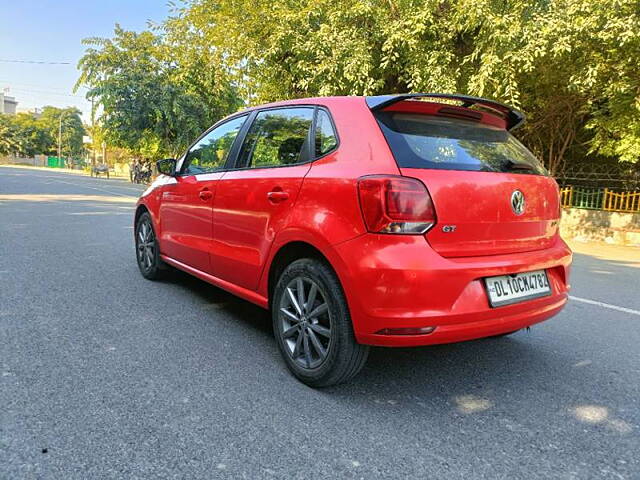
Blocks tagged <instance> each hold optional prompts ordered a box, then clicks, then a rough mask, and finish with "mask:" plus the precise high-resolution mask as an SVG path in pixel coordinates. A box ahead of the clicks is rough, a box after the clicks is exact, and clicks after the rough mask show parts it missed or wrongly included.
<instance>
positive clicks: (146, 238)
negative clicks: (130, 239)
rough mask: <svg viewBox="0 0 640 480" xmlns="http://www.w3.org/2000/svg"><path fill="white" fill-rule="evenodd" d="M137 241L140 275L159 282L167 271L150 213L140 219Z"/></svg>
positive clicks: (137, 225) (144, 214)
mask: <svg viewBox="0 0 640 480" xmlns="http://www.w3.org/2000/svg"><path fill="white" fill-rule="evenodd" d="M135 239H136V259H137V261H138V268H139V269H140V273H142V276H143V277H144V278H146V279H147V280H158V279H159V278H160V277H161V276H162V274H163V271H164V270H165V263H164V262H163V261H162V260H160V248H159V246H158V240H157V238H156V234H155V231H154V230H153V223H152V222H151V215H149V213H148V212H145V213H143V214H142V215H140V218H138V222H137V223H136V231H135Z"/></svg>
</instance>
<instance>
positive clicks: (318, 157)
mask: <svg viewBox="0 0 640 480" xmlns="http://www.w3.org/2000/svg"><path fill="white" fill-rule="evenodd" d="M321 110H322V111H323V112H325V113H326V114H327V116H328V117H329V123H331V129H332V130H333V133H334V134H335V136H336V144H335V146H334V147H333V148H332V149H331V150H329V151H328V152H325V153H323V154H322V155H318V156H317V157H316V128H317V126H318V113H320V111H321ZM311 130H312V132H311V138H313V147H312V153H313V155H311V156H312V158H313V160H312V161H314V162H315V161H316V160H319V159H321V158H324V157H326V156H327V155H330V154H332V153H333V152H335V151H336V150H337V149H338V148H339V147H340V136H339V135H338V129H337V128H336V124H335V122H334V121H333V116H332V115H331V112H330V111H329V109H328V108H326V107H324V106H320V105H318V106H316V111H315V113H314V115H313V125H312V127H311Z"/></svg>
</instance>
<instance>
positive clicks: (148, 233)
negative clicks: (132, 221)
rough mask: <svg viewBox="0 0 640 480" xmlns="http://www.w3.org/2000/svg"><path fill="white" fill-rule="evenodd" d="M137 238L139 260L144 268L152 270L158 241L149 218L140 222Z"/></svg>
mask: <svg viewBox="0 0 640 480" xmlns="http://www.w3.org/2000/svg"><path fill="white" fill-rule="evenodd" d="M136 240H137V244H138V245H137V250H138V262H139V263H140V265H141V266H142V268H143V269H144V270H150V269H151V268H152V267H153V264H154V262H155V258H156V241H155V237H154V235H153V229H152V228H151V225H150V224H149V221H148V220H143V221H142V222H141V223H140V227H139V228H138V236H137V238H136Z"/></svg>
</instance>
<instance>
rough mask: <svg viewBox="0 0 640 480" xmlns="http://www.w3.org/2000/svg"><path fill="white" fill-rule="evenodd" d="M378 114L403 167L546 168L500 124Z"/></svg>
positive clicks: (542, 172)
mask: <svg viewBox="0 0 640 480" xmlns="http://www.w3.org/2000/svg"><path fill="white" fill-rule="evenodd" d="M376 118H377V119H378V123H379V124H380V128H381V129H382V132H383V133H384V136H385V137H386V139H387V142H388V143H389V146H390V147H391V151H392V152H393V155H394V156H395V158H396V162H397V163H398V166H400V167H401V168H435V169H441V170H472V171H485V172H512V173H528V174H534V175H546V174H547V172H546V170H545V169H544V167H543V166H542V165H541V164H540V162H539V161H538V160H537V159H536V157H534V156H533V154H532V153H531V152H530V151H529V150H527V148H526V147H525V146H524V145H522V144H521V143H520V142H519V141H518V140H516V138H515V137H514V136H513V135H511V134H510V133H509V132H507V131H506V130H503V129H500V128H496V127H492V126H490V125H484V124H479V123H476V122H470V121H466V120H457V119H455V120H454V119H447V118H441V117H435V116H427V115H419V114H413V113H399V112H387V113H385V112H383V113H379V114H377V115H376Z"/></svg>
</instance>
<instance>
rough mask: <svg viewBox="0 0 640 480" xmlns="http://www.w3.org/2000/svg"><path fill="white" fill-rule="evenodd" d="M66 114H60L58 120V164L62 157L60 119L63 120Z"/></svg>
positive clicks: (64, 112) (64, 111)
mask: <svg viewBox="0 0 640 480" xmlns="http://www.w3.org/2000/svg"><path fill="white" fill-rule="evenodd" d="M66 113H67V111H66V110H63V111H62V112H60V118H59V120H58V164H60V160H61V156H62V119H63V118H64V116H65V114H66Z"/></svg>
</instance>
